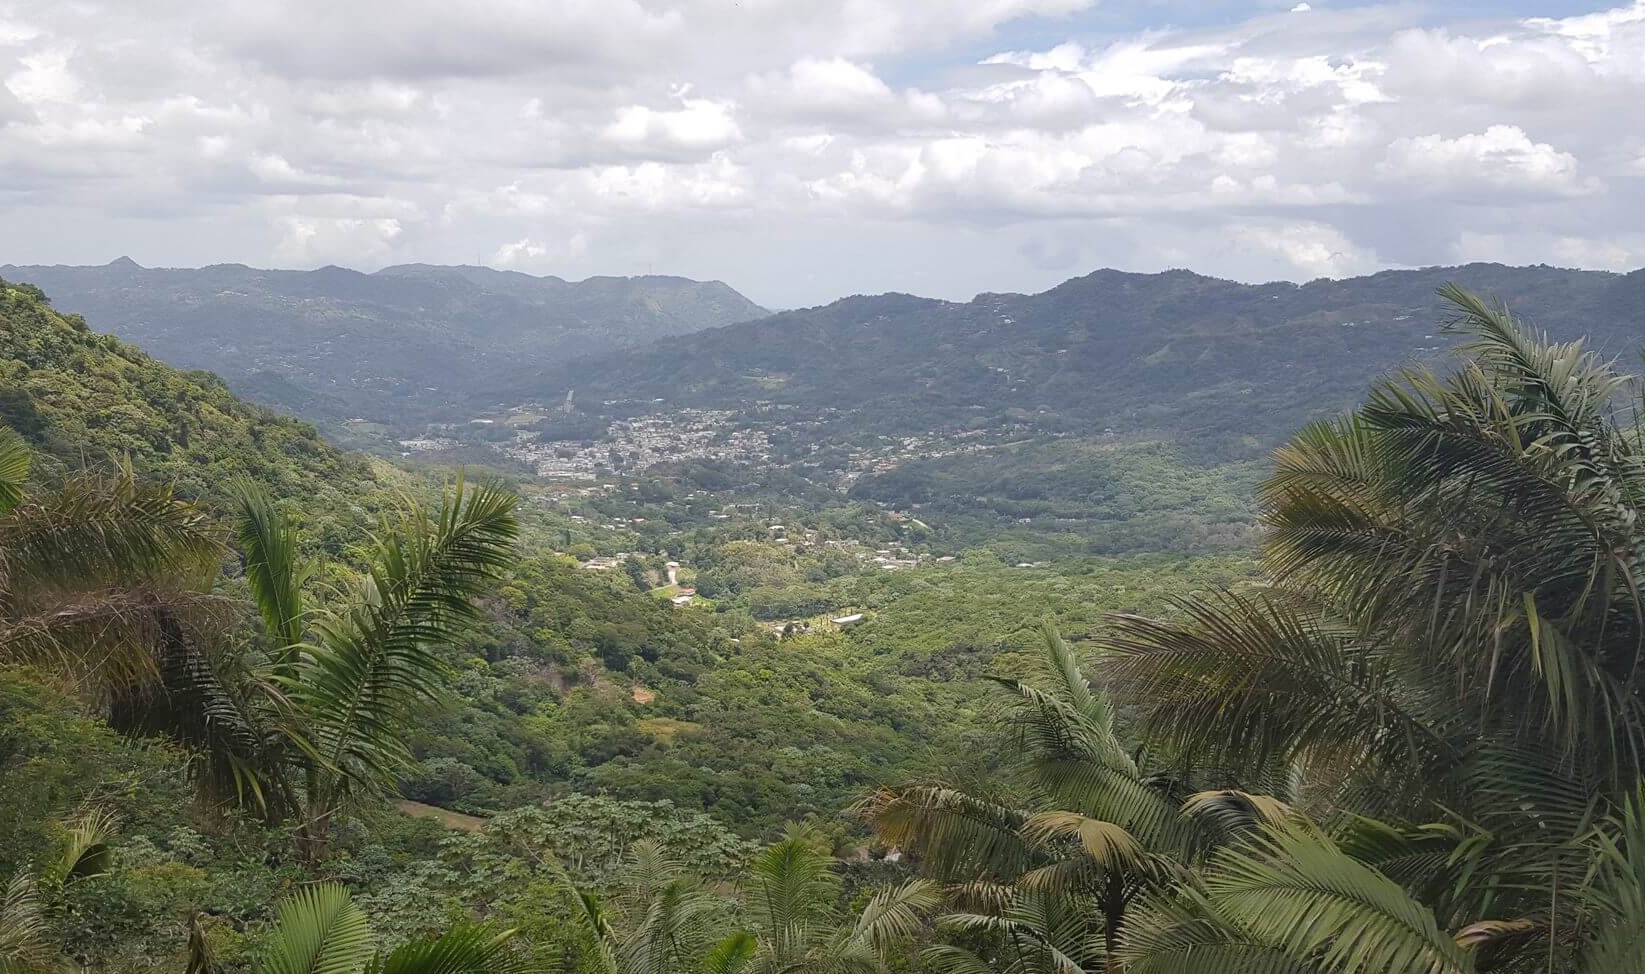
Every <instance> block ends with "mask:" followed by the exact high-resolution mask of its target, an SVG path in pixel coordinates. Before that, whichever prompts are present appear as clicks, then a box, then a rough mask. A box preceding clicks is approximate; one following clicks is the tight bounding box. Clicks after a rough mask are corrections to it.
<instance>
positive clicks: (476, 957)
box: [366, 924, 528, 974]
mask: <svg viewBox="0 0 1645 974" xmlns="http://www.w3.org/2000/svg"><path fill="white" fill-rule="evenodd" d="M513 936H514V931H512V930H504V931H498V930H495V929H492V928H489V927H484V926H476V925H472V924H469V925H463V926H458V927H453V928H452V929H451V930H448V931H446V932H445V933H443V934H441V935H440V936H438V937H432V938H429V939H426V940H417V941H412V942H411V943H407V944H402V945H401V946H399V947H396V948H395V949H394V950H393V952H391V953H390V954H388V956H386V957H384V956H382V955H380V954H379V955H378V956H377V957H376V958H374V959H373V960H372V962H371V964H370V965H369V966H368V967H367V968H366V971H367V972H368V974H523V972H525V971H526V970H528V967H527V966H526V964H525V962H524V959H523V958H522V957H520V956H519V955H518V954H517V953H516V952H515V951H514V950H513V949H512V948H511V946H510V944H509V940H510V939H511V938H512V937H513Z"/></svg>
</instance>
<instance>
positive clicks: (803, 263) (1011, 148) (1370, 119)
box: [0, 0, 1645, 305]
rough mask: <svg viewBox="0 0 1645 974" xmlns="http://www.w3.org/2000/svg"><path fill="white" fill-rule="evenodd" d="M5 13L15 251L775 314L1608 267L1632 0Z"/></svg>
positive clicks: (585, 4) (1640, 61)
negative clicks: (897, 295)
mask: <svg viewBox="0 0 1645 974" xmlns="http://www.w3.org/2000/svg"><path fill="white" fill-rule="evenodd" d="M12 2H13V6H12V7H8V6H7V0H0V207H4V210H3V211H0V215H3V216H4V218H5V220H6V226H7V228H8V231H10V233H11V235H12V237H13V239H14V240H24V241H27V243H28V246H29V247H30V248H33V249H34V252H33V253H22V252H18V250H17V246H16V245H15V244H14V246H13V251H12V253H11V255H10V256H11V258H12V259H21V260H35V259H37V260H42V261H48V262H50V261H88V262H100V261H103V260H107V259H108V258H109V257H111V256H114V254H115V253H121V252H129V253H131V254H133V256H135V257H137V258H138V259H139V260H142V261H143V262H145V263H150V264H197V263H208V262H214V261H219V260H242V261H245V262H248V263H270V262H274V263H294V264H312V263H316V262H327V261H335V262H339V263H354V264H362V265H373V264H377V263H382V262H387V261H400V260H428V261H442V262H472V261H474V260H476V259H489V260H491V261H492V262H493V263H496V264H498V265H501V266H514V267H521V268H529V269H532V270H536V271H545V272H554V273H561V274H564V275H567V276H580V275H585V274H590V273H628V272H635V271H643V270H646V269H647V268H649V267H653V266H655V267H656V268H657V269H658V270H668V271H671V272H677V273H692V274H696V275H697V276H702V277H711V278H721V279H726V280H729V281H731V282H732V283H733V284H736V285H739V286H743V287H745V288H747V289H749V290H750V291H752V292H754V293H753V296H754V297H756V298H757V299H759V300H762V301H764V302H766V303H768V304H773V305H796V304H803V303H811V302H815V301H820V300H824V299H827V298H831V297H834V296H837V295H839V294H843V293H850V292H854V291H860V290H865V289H869V288H872V287H874V286H876V285H878V286H883V287H888V288H897V289H902V290H916V291H919V290H924V291H927V292H929V293H935V294H938V295H941V296H948V297H963V296H967V295H968V294H969V293H972V292H975V291H979V290H1006V289H1025V288H1032V287H1038V286H1044V285H1046V284H1050V283H1054V282H1055V280H1056V275H1059V274H1062V275H1064V276H1066V272H1071V271H1073V270H1077V269H1081V268H1080V267H1079V266H1077V265H1078V264H1081V263H1083V264H1085V265H1095V264H1098V263H1114V264H1119V265H1122V266H1126V267H1128V268H1131V269H1139V270H1147V269H1157V268H1161V267H1168V266H1190V267H1193V268H1195V269H1198V270H1204V271H1207V272H1211V273H1217V274H1223V275H1226V276H1235V277H1240V276H1245V277H1253V278H1269V277H1276V276H1287V275H1291V276H1302V277H1311V276H1314V275H1317V274H1333V275H1340V274H1346V273H1357V272H1359V271H1362V270H1369V269H1373V268H1375V267H1380V266H1392V265H1401V264H1423V263H1435V262H1441V261H1449V260H1456V259H1461V258H1462V257H1463V256H1466V255H1475V254H1478V255H1489V256H1490V257H1491V258H1492V259H1502V260H1510V261H1525V262H1535V261H1544V260H1546V261H1554V262H1574V263H1586V264H1590V265H1592V266H1604V267H1616V266H1625V265H1626V264H1627V263H1628V262H1629V261H1637V260H1641V259H1645V257H1642V256H1641V251H1640V248H1639V237H1638V231H1637V229H1636V227H1635V226H1634V224H1635V223H1636V221H1635V220H1633V219H1632V218H1631V214H1637V213H1639V212H1642V211H1645V137H1641V136H1639V135H1637V134H1635V133H1634V132H1633V131H1632V130H1631V129H1628V128H1627V127H1626V126H1622V125H1619V122H1620V121H1621V120H1625V119H1629V118H1632V117H1633V116H1634V115H1636V114H1637V113H1638V106H1639V105H1640V104H1641V103H1642V102H1645V2H1642V0H1636V2H1633V3H1629V4H1621V5H1616V6H1613V7H1610V8H1606V7H1604V6H1602V4H1603V0H1599V3H1596V6H1595V7H1594V9H1593V10H1591V11H1589V12H1587V13H1583V14H1580V15H1578V16H1573V17H1525V18H1519V19H1514V18H1509V17H1506V16H1504V17H1498V18H1494V19H1492V18H1480V17H1473V18H1469V19H1463V18H1462V17H1461V16H1460V15H1458V14H1451V13H1449V12H1448V11H1447V10H1446V9H1445V8H1422V7H1417V6H1410V5H1399V4H1391V5H1370V6H1360V7H1352V8H1349V7H1343V8H1337V7H1336V6H1334V5H1332V6H1326V5H1320V4H1314V6H1313V9H1302V8H1307V7H1308V5H1307V4H1296V5H1295V8H1293V9H1290V10H1287V7H1286V5H1284V4H1280V5H1273V4H1267V3H1264V4H1261V5H1257V4H1252V6H1251V9H1250V10H1249V12H1248V13H1247V14H1245V15H1243V19H1242V17H1241V15H1239V13H1238V10H1237V9H1236V8H1234V7H1232V6H1231V5H1230V6H1223V7H1219V8H1218V10H1219V11H1221V15H1220V16H1219V17H1218V18H1217V20H1218V22H1217V23H1215V24H1213V25H1212V26H1209V27H1206V28H1203V29H1179V28H1173V27H1171V26H1169V25H1168V24H1165V23H1162V22H1159V20H1158V19H1157V18H1159V17H1161V16H1163V15H1162V14H1159V13H1158V11H1159V7H1158V6H1157V5H1149V4H1144V5H1131V6H1130V7H1126V8H1124V9H1123V10H1122V9H1120V8H1118V7H1115V6H1114V5H1109V6H1108V7H1104V8H1099V9H1100V11H1101V12H1100V13H1092V12H1091V11H1092V10H1093V8H1094V6H1095V5H1094V3H1093V2H1092V0H804V2H801V0H743V2H741V3H735V4H733V3H725V2H724V0H670V2H668V3H658V2H652V0H564V2H556V3H526V2H523V0H472V2H469V3H464V4H461V5H453V4H450V3H447V2H437V0H352V2H348V3H338V2H336V0H324V2H322V0H289V2H287V3H283V4H278V5H269V4H266V3H262V2H254V0H217V2H215V3H207V2H205V0H148V2H145V3H143V4H130V3H119V2H116V0H80V2H79V3H77V4H75V5H68V4H26V5H22V7H21V8H19V7H18V6H17V5H16V3H15V0H12ZM1127 17H1130V18H1132V19H1131V20H1130V21H1129V22H1127V21H1126V19H1125V18H1127ZM1208 19H1209V18H1208ZM487 255H489V256H487Z"/></svg>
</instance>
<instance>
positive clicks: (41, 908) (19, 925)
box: [0, 806, 119, 974]
mask: <svg viewBox="0 0 1645 974" xmlns="http://www.w3.org/2000/svg"><path fill="white" fill-rule="evenodd" d="M118 827H119V820H118V819H117V818H116V817H115V815H114V813H113V812H111V811H109V810H108V809H107V808H104V807H102V806H92V807H90V808H87V809H85V810H84V811H83V812H82V813H81V814H80V816H79V817H78V818H77V819H76V820H75V821H74V823H73V824H72V825H70V826H69V827H68V829H67V834H66V836H65V841H64V843H63V847H62V848H61V849H58V850H57V851H56V853H55V854H54V855H52V856H51V858H50V859H49V860H48V861H47V862H46V863H45V865H44V866H42V867H41V868H40V869H39V870H38V871H37V872H35V871H31V870H30V869H27V868H23V869H18V870H17V872H16V873H14V874H13V875H12V877H11V881H10V882H9V883H8V884H7V885H6V889H5V892H4V894H3V895H0V974H47V972H54V971H59V970H66V969H67V966H68V965H67V964H66V963H64V961H63V959H62V956H61V951H60V950H59V949H58V945H57V944H56V943H55V942H54V940H53V937H54V932H53V929H52V925H51V922H50V920H49V917H48V913H49V909H48V908H49V907H50V906H51V905H52V904H53V903H55V902H56V901H57V900H58V898H59V897H60V896H61V895H62V893H63V890H64V889H65V888H66V887H68V886H69V885H70V884H72V883H75V882H78V881H80V880H83V879H90V878H92V877H95V876H101V875H103V874H104V873H105V872H106V871H107V870H108V866H109V840H110V839H111V838H112V837H113V836H114V832H115V830H116V829H117V828H118Z"/></svg>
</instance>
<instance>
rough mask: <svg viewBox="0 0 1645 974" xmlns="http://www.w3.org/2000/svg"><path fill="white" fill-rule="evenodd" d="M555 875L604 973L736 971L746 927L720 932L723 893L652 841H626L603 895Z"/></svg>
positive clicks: (726, 914) (746, 945)
mask: <svg viewBox="0 0 1645 974" xmlns="http://www.w3.org/2000/svg"><path fill="white" fill-rule="evenodd" d="M561 880H562V883H563V885H564V886H565V888H566V891H567V893H568V894H569V895H568V899H569V900H570V901H571V904H572V909H573V912H574V915H575V916H576V918H577V921H578V923H579V925H580V926H582V928H583V930H584V932H585V933H586V934H587V935H588V938H589V940H590V942H591V943H593V945H594V948H595V957H596V959H597V961H598V963H599V965H600V969H601V971H602V972H603V974H675V972H679V971H690V970H699V969H701V970H704V971H705V972H712V974H737V972H738V971H740V970H742V969H743V967H744V966H746V964H747V962H748V959H749V957H750V956H751V954H752V951H753V938H752V937H750V936H749V935H748V934H746V933H743V932H741V931H737V932H734V933H732V934H731V935H730V936H724V935H723V931H724V930H725V929H726V928H727V927H728V926H730V922H729V921H730V919H731V911H730V909H729V904H727V903H726V901H725V900H724V898H723V897H720V896H717V895H715V894H714V892H713V891H712V890H710V889H708V888H707V887H705V886H704V885H703V884H702V883H701V882H700V881H698V880H696V879H695V878H693V877H690V876H688V875H687V874H686V872H685V869H684V867H683V866H682V865H681V863H680V862H679V860H677V859H675V858H673V857H671V856H670V855H668V853H667V852H666V851H665V850H664V849H663V848H662V847H661V846H660V845H658V844H657V843H655V842H650V841H643V842H637V843H635V844H634V846H633V847H632V848H631V849H629V851H628V854H627V856H626V858H625V862H624V864H623V868H622V870H621V871H620V873H619V875H618V876H617V877H616V879H615V881H614V883H613V888H614V889H615V892H614V893H613V895H611V896H610V897H609V898H604V899H602V898H601V897H599V896H597V895H595V894H594V893H592V892H589V891H587V890H582V889H578V888H576V887H575V886H574V885H573V884H572V883H571V882H570V880H569V878H568V877H566V876H565V875H564V874H563V872H562V873H561Z"/></svg>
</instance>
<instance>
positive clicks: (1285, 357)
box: [516, 264, 1645, 449]
mask: <svg viewBox="0 0 1645 974" xmlns="http://www.w3.org/2000/svg"><path fill="white" fill-rule="evenodd" d="M1448 281H1455V282H1458V283H1460V284H1462V285H1463V286H1465V287H1467V288H1469V289H1471V290H1474V291H1476V292H1478V293H1481V294H1485V295H1489V296H1493V297H1496V298H1500V299H1502V300H1504V301H1506V302H1507V303H1508V304H1509V305H1510V306H1511V307H1512V308H1513V310H1514V311H1515V312H1516V313H1518V314H1519V315H1521V316H1522V317H1524V318H1526V319H1528V320H1529V321H1531V322H1532V323H1533V324H1535V325H1537V326H1539V327H1542V328H1545V329H1547V330H1548V331H1549V332H1550V333H1552V334H1553V335H1555V336H1557V337H1561V338H1568V337H1575V336H1577V335H1587V336H1589V338H1590V339H1591V340H1592V342H1593V343H1594V344H1595V345H1596V346H1597V347H1599V348H1601V349H1603V350H1605V351H1607V352H1609V353H1612V354H1622V355H1630V356H1631V355H1633V354H1635V353H1636V351H1637V349H1638V347H1639V346H1640V345H1641V344H1645V327H1642V326H1645V270H1642V271H1636V272H1634V273H1632V274H1628V275H1618V274H1611V273H1603V272H1595V271H1575V270H1562V269H1558V268H1553V267H1546V266H1537V267H1505V266H1502V265H1497V264H1469V265H1466V266H1461V267H1437V268H1427V269H1423V270H1410V271H1388V272H1384V273H1380V274H1375V275H1371V276H1369V277H1360V278H1352V279H1347V280H1318V281H1313V282H1310V283H1308V284H1301V285H1298V284H1292V283H1285V282H1276V283H1269V284H1257V285H1253V284H1240V283H1236V282H1233V281H1225V280H1218V279H1215V278H1210V277H1204V276H1202V275H1199V274H1194V273H1190V272H1188V271H1168V272H1165V273H1159V274H1130V273H1122V272H1120V271H1113V270H1102V271H1097V272H1095V273H1092V274H1089V275H1086V276H1084V277H1080V278H1076V279H1074V280H1071V281H1068V282H1066V283H1064V284H1062V285H1059V286H1057V287H1055V288H1052V289H1051V290H1049V291H1045V292H1043V293H1040V294H1033V295H1023V294H983V295H979V296H978V297H977V298H976V299H974V300H972V301H969V302H965V303H956V302H948V301H937V300H931V299H927V298H918V297H913V296H910V295H905V294H885V295H879V296H876V297H852V298H846V299H844V300H841V301H837V302H834V303H833V304H829V305H826V306H823V307H818V308H810V309H805V310H799V311H790V312H785V313H782V314H777V315H773V316H771V317H768V318H762V319H759V320H756V321H752V322H746V323H742V324H736V325H730V326H727V327H723V328H717V329H712V330H708V331H703V332H699V333H696V334H693V335H690V336H688V337H685V338H678V339H672V340H668V341H665V342H659V343H653V344H651V345H648V346H644V347H641V348H636V349H629V350H626V351H622V352H618V353H613V354H610V355H606V356H601V357H599V358H597V359H594V360H591V361H585V362H579V363H577V365H576V367H575V369H574V370H573V369H564V368H561V369H556V370H550V371H548V372H546V373H545V374H544V375H543V376H541V377H540V378H539V379H538V380H537V381H536V383H535V385H533V386H524V387H521V388H519V389H518V390H516V391H517V392H518V393H519V394H520V396H521V398H531V397H536V398H540V399H543V400H549V399H552V398H553V397H555V396H558V395H563V394H564V390H565V389H566V388H568V387H572V386H575V387H576V389H577V395H578V398H579V401H600V400H609V399H627V400H632V401H633V402H634V403H635V405H634V406H632V407H631V408H632V409H634V410H637V411H652V410H654V409H655V408H656V407H655V406H652V405H650V402H651V401H652V400H656V399H662V400H665V401H666V402H667V403H668V405H669V408H677V407H681V406H691V407H700V408H714V409H733V410H740V411H742V412H743V413H744V414H746V415H749V416H768V417H770V416H775V417H779V419H777V420H772V422H780V423H782V424H786V425H789V426H793V425H794V424H795V423H796V422H801V421H803V422H806V423H812V424H821V425H822V426H823V427H824V428H826V429H828V430H832V431H834V432H836V433H842V434H846V435H850V434H852V433H862V432H867V433H873V434H889V435H896V436H907V435H916V434H923V433H927V432H931V431H938V432H957V431H963V430H968V429H971V430H1018V431H1028V432H1043V433H1074V434H1079V435H1097V434H1105V433H1106V434H1110V435H1114V436H1120V437H1135V436H1154V435H1158V434H1162V433H1163V434H1170V435H1176V434H1187V435H1188V436H1189V438H1191V439H1193V440H1195V441H1196V442H1197V444H1198V446H1199V447H1200V448H1210V449H1214V448H1216V446H1217V444H1218V443H1220V442H1223V441H1226V440H1228V439H1230V438H1232V439H1240V440H1243V439H1245V438H1247V437H1250V436H1256V437H1259V438H1262V437H1269V436H1272V435H1276V434H1282V433H1285V432H1287V431H1289V430H1291V429H1293V428H1295V427H1296V426H1297V425H1298V424H1299V423H1301V422H1304V421H1306V420H1307V419H1309V418H1311V417H1315V416H1318V415H1320V414H1322V413H1324V412H1328V411H1332V410H1336V409H1340V408H1345V407H1347V406H1349V405H1350V404H1352V403H1354V402H1356V401H1358V400H1359V398H1360V397H1361V395H1362V393H1363V392H1364V390H1365V388H1366V385H1367V382H1368V380H1369V378H1370V377H1371V376H1374V375H1376V374H1377V373H1379V372H1383V371H1385V370H1388V369H1391V368H1394V367H1396V366H1399V365H1401V364H1404V363H1406V362H1409V361H1411V360H1413V359H1418V360H1423V359H1426V360H1433V359H1435V358H1438V357H1439V356H1440V355H1441V353H1442V352H1443V351H1444V350H1445V349H1446V348H1448V347H1449V346H1450V345H1452V344H1453V338H1452V336H1450V335H1449V334H1447V333H1446V331H1445V330H1444V328H1443V327H1442V322H1441V320H1442V318H1443V317H1444V315H1445V314H1446V312H1445V309H1444V308H1443V307H1442V303H1441V302H1440V300H1439V299H1438V298H1437V297H1436V296H1435V290H1436V289H1437V288H1438V287H1439V286H1440V285H1442V284H1444V283H1446V282H1448ZM642 404H643V405H642Z"/></svg>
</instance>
